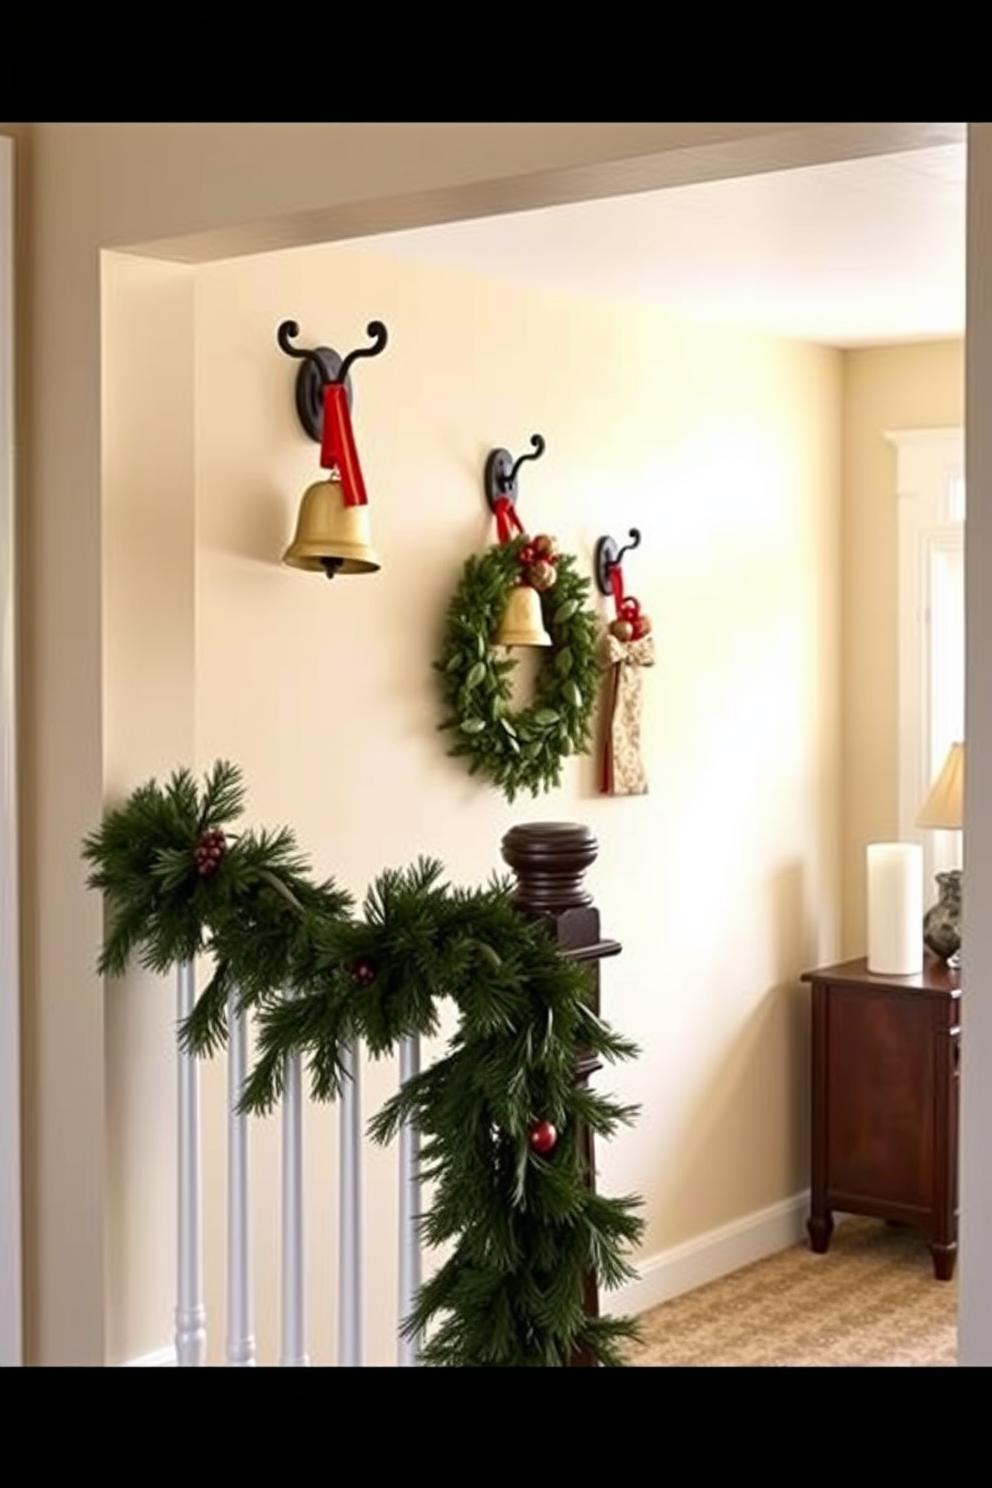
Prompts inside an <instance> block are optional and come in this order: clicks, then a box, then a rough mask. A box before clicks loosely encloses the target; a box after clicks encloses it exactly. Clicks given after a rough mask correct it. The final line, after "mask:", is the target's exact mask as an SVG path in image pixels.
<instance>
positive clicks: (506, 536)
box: [493, 496, 524, 543]
mask: <svg viewBox="0 0 992 1488" xmlns="http://www.w3.org/2000/svg"><path fill="white" fill-rule="evenodd" d="M493 510H494V511H495V513H496V536H497V537H498V539H499V541H500V542H501V543H504V542H509V541H510V538H511V537H512V536H513V531H514V528H516V530H517V532H518V533H522V532H523V530H524V529H523V524H522V523H521V521H520V518H519V517H518V516H517V512H516V508H515V507H514V505H513V502H512V501H511V500H510V498H509V496H499V497H497V499H496V505H495V506H494V508H493Z"/></svg>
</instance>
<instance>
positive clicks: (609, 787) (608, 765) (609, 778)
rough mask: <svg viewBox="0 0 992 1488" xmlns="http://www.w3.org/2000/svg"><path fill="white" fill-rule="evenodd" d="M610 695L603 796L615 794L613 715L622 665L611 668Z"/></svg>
mask: <svg viewBox="0 0 992 1488" xmlns="http://www.w3.org/2000/svg"><path fill="white" fill-rule="evenodd" d="M607 685H608V687H609V689H610V695H609V698H608V699H607V703H606V731H605V733H604V735H603V772H602V775H601V777H600V781H599V793H600V795H601V796H609V795H612V794H613V715H614V714H615V713H616V711H617V693H618V692H619V690H620V665H619V663H618V664H617V665H616V666H612V667H611V668H610V678H609V682H608V684H607Z"/></svg>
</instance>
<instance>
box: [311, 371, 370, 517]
mask: <svg viewBox="0 0 992 1488" xmlns="http://www.w3.org/2000/svg"><path fill="white" fill-rule="evenodd" d="M320 463H321V465H323V467H324V469H325V470H333V469H334V468H335V466H336V467H337V470H338V475H339V476H340V479H341V490H342V491H343V492H344V504H345V506H368V501H369V498H368V497H367V496H366V494H365V482H364V480H363V479H362V467H361V466H360V465H359V463H358V451H357V449H356V448H355V436H354V434H353V433H352V430H351V412H350V410H349V408H348V391H347V389H346V387H345V385H344V383H343V382H327V383H325V384H324V428H323V438H322V440H321V445H320Z"/></svg>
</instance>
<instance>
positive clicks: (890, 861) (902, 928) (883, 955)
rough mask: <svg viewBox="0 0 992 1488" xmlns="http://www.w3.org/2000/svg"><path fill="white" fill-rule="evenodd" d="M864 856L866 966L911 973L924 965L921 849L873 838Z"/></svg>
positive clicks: (883, 972) (895, 973) (882, 971)
mask: <svg viewBox="0 0 992 1488" xmlns="http://www.w3.org/2000/svg"><path fill="white" fill-rule="evenodd" d="M867 859H868V970H869V971H873V972H877V973H879V974H881V975H883V976H912V975H913V973H914V972H918V971H922V969H923V849H922V847H920V846H919V845H918V844H917V843H914V842H872V843H869V845H868V849H867Z"/></svg>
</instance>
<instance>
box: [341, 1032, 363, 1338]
mask: <svg viewBox="0 0 992 1488" xmlns="http://www.w3.org/2000/svg"><path fill="white" fill-rule="evenodd" d="M342 1064H343V1067H344V1073H345V1078H344V1083H343V1086H342V1090H341V1102H340V1106H341V1112H340V1122H341V1126H340V1145H341V1178H340V1183H341V1188H340V1201H341V1213H340V1227H341V1238H340V1262H339V1285H338V1364H339V1365H356V1364H361V1362H362V1265H361V1250H362V1184H361V1090H360V1088H359V1064H360V1051H359V1047H358V1044H357V1043H354V1042H352V1043H349V1044H347V1045H346V1046H345V1048H344V1050H343V1051H342Z"/></svg>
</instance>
